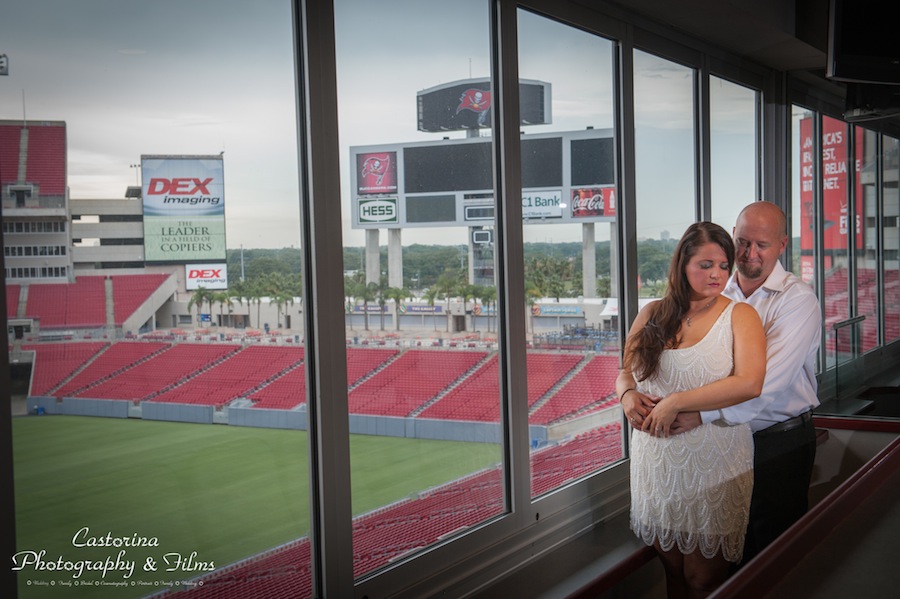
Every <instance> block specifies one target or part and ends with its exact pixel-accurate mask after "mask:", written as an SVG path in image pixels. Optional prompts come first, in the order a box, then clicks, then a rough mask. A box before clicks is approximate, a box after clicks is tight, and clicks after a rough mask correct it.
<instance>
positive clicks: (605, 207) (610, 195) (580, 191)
mask: <svg viewBox="0 0 900 599" xmlns="http://www.w3.org/2000/svg"><path fill="white" fill-rule="evenodd" d="M595 216H610V217H615V216H616V188H615V187H581V188H576V189H573V190H572V217H573V218H587V217H595Z"/></svg>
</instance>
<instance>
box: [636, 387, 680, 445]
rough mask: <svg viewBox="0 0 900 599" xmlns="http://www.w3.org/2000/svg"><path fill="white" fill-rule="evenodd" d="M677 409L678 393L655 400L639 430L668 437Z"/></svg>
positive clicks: (655, 435) (656, 435)
mask: <svg viewBox="0 0 900 599" xmlns="http://www.w3.org/2000/svg"><path fill="white" fill-rule="evenodd" d="M679 411H680V410H679V409H678V394H677V393H673V394H672V395H668V396H666V397H664V398H662V399H660V400H659V401H657V402H656V405H655V406H653V409H652V410H651V411H650V413H649V414H648V415H647V417H646V418H645V419H644V423H643V425H641V430H642V431H644V432H645V433H648V434H651V435H653V436H654V437H668V436H669V435H670V434H671V431H672V423H673V422H675V417H676V416H678V413H679Z"/></svg>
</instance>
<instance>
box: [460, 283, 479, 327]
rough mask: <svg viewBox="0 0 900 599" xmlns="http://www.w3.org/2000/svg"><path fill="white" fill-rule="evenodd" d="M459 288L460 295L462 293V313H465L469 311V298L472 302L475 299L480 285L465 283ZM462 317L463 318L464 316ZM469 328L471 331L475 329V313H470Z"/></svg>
mask: <svg viewBox="0 0 900 599" xmlns="http://www.w3.org/2000/svg"><path fill="white" fill-rule="evenodd" d="M459 290H460V295H462V300H463V314H466V313H467V312H469V309H468V305H469V300H470V299H471V300H472V301H473V302H474V301H475V299H476V298H477V297H478V296H479V294H480V293H481V285H472V284H468V283H467V284H465V285H461V286H460V288H459ZM463 318H465V316H464V317H463ZM469 330H472V331H474V330H475V315H474V314H471V315H470V316H469Z"/></svg>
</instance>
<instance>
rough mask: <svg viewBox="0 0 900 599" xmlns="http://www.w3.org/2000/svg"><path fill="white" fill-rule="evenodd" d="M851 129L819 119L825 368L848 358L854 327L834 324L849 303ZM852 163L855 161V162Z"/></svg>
mask: <svg viewBox="0 0 900 599" xmlns="http://www.w3.org/2000/svg"><path fill="white" fill-rule="evenodd" d="M849 135H850V129H849V127H848V126H847V124H846V123H843V122H842V121H839V120H838V119H834V118H831V117H828V116H823V117H822V135H821V146H820V147H821V152H822V172H821V177H820V179H821V185H822V203H821V210H822V213H821V219H822V227H823V230H822V238H823V243H822V246H823V250H822V251H823V258H824V277H823V283H824V285H823V295H822V297H821V298H820V301H821V302H822V304H823V306H824V307H825V320H824V325H825V337H824V340H825V367H826V369H827V368H831V367H833V366H836V365H837V363H838V362H839V361H842V360H840V359H839V356H844V359H847V358H848V357H849V355H850V353H851V352H852V333H853V330H854V328H855V325H850V326H847V327H843V328H839V329H835V328H834V325H835V324H839V323H841V322H843V321H845V320H847V319H848V318H849V317H850V316H852V314H851V303H850V276H849V274H850V270H849V260H850V246H849V244H850V236H849V233H848V231H849V229H848V227H850V226H852V225H851V223H853V222H854V220H855V218H854V217H853V216H851V214H850V188H849V186H850V182H851V181H852V180H853V179H852V178H850V177H849V176H848V172H849V169H850V165H851V161H850V153H849V149H850V147H851V146H850V138H849ZM854 163H855V162H854Z"/></svg>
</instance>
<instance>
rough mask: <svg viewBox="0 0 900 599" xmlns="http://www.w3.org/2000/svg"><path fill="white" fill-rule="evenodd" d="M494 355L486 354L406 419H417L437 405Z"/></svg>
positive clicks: (491, 353)
mask: <svg viewBox="0 0 900 599" xmlns="http://www.w3.org/2000/svg"><path fill="white" fill-rule="evenodd" d="M494 354H496V352H488V353H487V355H485V356H484V358H483V359H482V360H480V361H479V362H478V363H476V364H475V365H474V366H472V367H471V368H469V369H468V370H467V371H466V372H464V373H463V374H462V375H461V376H460V377H459V378H457V379H456V380H455V381H453V383H451V384H450V385H447V386H446V387H444V388H443V389H441V391H440V392H439V393H438V394H437V395H435V396H434V397H432V398H431V399H429V400H428V401H426V402H425V403H423V404H422V405H420V406H419V407H418V408H416V409H415V410H413V411H412V412H410V413H409V415H408V416H407V418H417V417H418V416H419V414H421V413H422V412H424V411H425V410H426V409H428V408H429V407H431V406H432V405H434V404H435V403H437V402H438V401H440V400H441V398H442V397H444V396H445V395H447V394H448V393H450V392H451V391H453V389H455V388H456V387H458V386H459V385H461V384H463V382H465V381H466V380H468V378H469V377H470V376H472V374H474V373H475V372H476V371H478V369H479V368H481V367H483V366H484V365H485V364H487V363H488V361H489V360H490V359H491V357H492V356H493V355H494Z"/></svg>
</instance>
